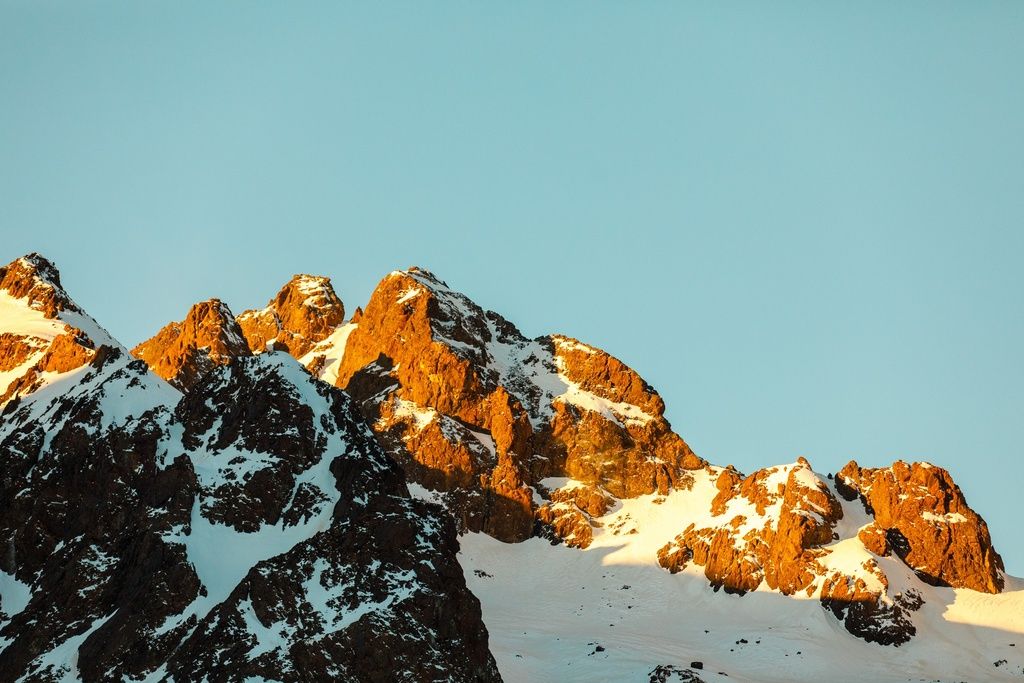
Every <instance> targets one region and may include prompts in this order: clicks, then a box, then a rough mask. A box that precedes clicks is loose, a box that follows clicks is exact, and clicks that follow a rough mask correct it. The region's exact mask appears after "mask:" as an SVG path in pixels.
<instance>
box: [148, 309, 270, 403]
mask: <svg viewBox="0 0 1024 683" xmlns="http://www.w3.org/2000/svg"><path fill="white" fill-rule="evenodd" d="M132 355H133V356H135V357H136V358H139V359H140V360H143V361H145V362H146V364H147V365H149V367H150V368H151V369H152V370H153V372H155V373H156V374H157V375H159V376H160V377H162V378H164V379H165V380H167V381H168V382H169V383H170V384H171V385H172V386H174V387H176V388H178V389H182V390H186V391H187V390H188V389H190V388H191V387H192V386H193V385H194V384H195V383H196V382H198V381H199V380H200V379H201V378H202V376H203V375H204V374H206V373H207V372H209V371H210V370H212V369H213V368H214V367H215V366H217V365H224V364H226V363H228V362H229V361H230V360H231V359H232V358H236V357H238V356H248V355H250V351H249V346H248V345H247V344H246V343H245V337H244V335H243V334H242V329H241V328H240V327H239V326H238V322H237V321H236V320H235V316H234V314H233V313H232V312H231V309H230V308H228V305H227V304H225V303H224V302H223V301H221V300H220V299H209V300H207V301H201V302H199V303H197V304H194V305H193V306H192V307H191V308H189V311H188V314H187V315H186V316H185V319H184V320H183V321H181V322H172V323H170V324H168V325H166V326H164V327H163V328H162V329H161V330H160V331H159V332H157V333H156V335H155V336H153V337H152V338H151V339H149V340H147V341H144V342H142V343H141V344H139V345H138V346H136V347H135V348H134V349H132Z"/></svg>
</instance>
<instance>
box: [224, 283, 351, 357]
mask: <svg viewBox="0 0 1024 683" xmlns="http://www.w3.org/2000/svg"><path fill="white" fill-rule="evenodd" d="M344 320H345V306H344V305H343V304H342V302H341V299H339V298H338V295H337V294H335V293H334V288H333V287H332V286H331V281H330V280H329V279H328V278H326V277H319V276H314V275H296V276H295V277H293V278H292V279H291V280H289V281H288V283H287V284H285V286H284V287H282V288H281V291H279V292H278V293H277V295H276V296H275V297H274V298H273V299H271V300H270V301H269V302H267V306H266V307H265V308H261V309H254V310H248V311H245V312H244V313H242V314H241V315H240V316H238V324H239V326H240V327H241V328H242V333H243V334H244V335H245V340H246V343H247V344H248V345H249V348H250V349H251V350H252V351H253V353H260V352H262V351H264V350H266V348H267V344H268V343H273V345H274V347H275V348H277V349H280V350H283V351H287V352H288V353H290V354H292V355H293V356H295V357H296V358H301V357H302V356H304V355H305V354H306V353H308V352H309V351H310V350H311V349H312V348H313V347H314V346H315V345H316V344H317V343H319V342H321V341H323V340H324V339H326V338H327V337H328V336H329V335H330V334H331V333H332V332H333V331H334V330H335V328H336V327H337V326H338V325H340V324H341V323H342V321H344Z"/></svg>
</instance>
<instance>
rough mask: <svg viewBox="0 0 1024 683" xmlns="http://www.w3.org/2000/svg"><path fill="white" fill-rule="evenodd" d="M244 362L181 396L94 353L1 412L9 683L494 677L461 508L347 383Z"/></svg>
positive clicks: (121, 359)
mask: <svg viewBox="0 0 1024 683" xmlns="http://www.w3.org/2000/svg"><path fill="white" fill-rule="evenodd" d="M65 310H66V309H65ZM195 313H196V314H195V315H194V316H191V318H192V320H189V321H187V323H188V324H187V325H184V324H183V325H182V327H183V328H189V331H188V332H187V334H189V335H190V336H191V337H192V338H193V339H196V340H199V341H197V342H196V343H195V344H194V347H195V348H196V349H200V350H201V349H204V341H205V340H208V339H210V338H211V337H212V338H213V339H221V340H222V339H223V338H222V336H221V335H219V334H211V335H209V336H207V337H203V334H204V332H203V330H206V329H207V328H209V327H213V328H218V327H223V323H222V321H223V320H225V319H228V318H227V314H221V313H219V312H218V311H216V310H209V307H207V310H205V311H204V310H197V311H195ZM211 320H212V322H210V321H211ZM6 321H7V319H4V320H3V321H0V322H6ZM193 325H194V327H195V331H191V326H193ZM181 334H182V332H180V331H179V336H180V335H181ZM236 352H238V349H237V348H236V347H228V348H226V350H225V352H224V353H223V359H222V360H223V364H218V363H214V364H213V366H212V367H210V368H208V369H207V370H206V371H205V372H202V373H195V374H194V375H190V377H194V380H193V381H191V382H190V392H189V393H188V394H187V395H186V396H184V397H183V396H182V395H181V394H180V393H179V392H178V391H177V390H175V389H174V388H172V387H171V386H169V385H168V384H166V383H164V382H163V381H161V380H159V379H157V378H156V377H155V376H154V375H153V374H151V373H150V371H149V370H148V368H147V366H146V365H145V364H144V363H143V362H141V361H138V360H132V359H131V358H130V356H128V354H127V353H126V352H124V351H123V350H121V349H119V348H113V347H109V346H102V347H100V348H99V349H98V350H97V351H96V352H95V353H94V354H93V358H92V359H91V360H90V361H89V362H88V363H87V364H86V365H85V366H83V367H81V368H79V369H78V370H77V371H76V374H75V375H74V376H73V377H67V378H65V381H63V382H62V383H61V384H60V385H59V386H55V387H53V388H48V391H47V392H37V393H35V394H31V395H28V396H25V397H23V398H22V399H21V400H19V401H17V402H11V403H9V404H8V406H7V408H6V409H5V410H4V412H3V414H2V416H0V570H2V571H3V572H4V573H6V574H8V575H9V577H5V579H4V580H5V581H10V582H15V583H17V584H20V585H22V586H23V590H24V591H25V595H26V596H27V601H26V603H25V604H16V603H10V602H8V603H5V604H0V680H21V679H23V678H24V679H26V680H38V681H52V680H64V678H65V677H66V676H69V675H72V674H73V672H77V675H78V676H80V678H81V679H82V680H84V681H107V680H122V679H124V678H125V677H128V678H130V679H138V680H141V679H143V678H145V677H148V676H153V677H154V678H155V679H157V680H177V681H192V680H200V679H203V678H204V677H206V678H208V679H209V680H243V679H245V678H246V677H249V676H253V677H259V678H265V679H268V680H280V681H308V680H331V679H337V680H353V681H392V680H433V679H436V678H438V677H439V676H440V675H441V673H442V672H443V673H444V676H445V677H446V678H450V679H451V680H457V681H497V680H500V679H499V676H498V672H497V669H496V667H495V665H494V661H493V659H492V658H491V655H490V653H489V651H488V646H487V632H486V629H485V628H484V626H483V623H482V621H481V617H480V606H479V602H478V601H477V599H476V598H475V597H474V596H473V595H472V594H471V593H470V592H469V591H468V589H467V588H466V585H465V581H464V578H463V575H462V571H461V568H460V567H459V565H458V562H457V560H456V553H457V551H458V543H457V539H456V535H455V529H454V525H453V523H452V521H451V518H450V517H449V516H447V515H445V514H444V513H443V512H442V511H441V510H440V509H439V508H438V507H436V506H433V505H430V504H428V503H425V502H422V501H418V500H414V499H411V498H410V497H409V495H408V491H407V488H406V485H405V480H404V475H403V472H402V470H401V469H400V468H399V467H397V466H396V465H395V464H394V463H393V462H392V460H391V459H390V458H389V457H387V456H386V454H385V453H384V452H383V451H382V450H381V447H380V445H379V443H378V442H377V440H376V439H375V438H374V437H373V434H372V432H371V431H370V430H369V429H368V427H367V426H366V424H365V422H363V420H362V417H361V416H360V414H359V413H358V411H357V410H356V408H355V406H354V405H353V403H352V401H351V400H350V399H349V398H348V397H347V396H346V395H345V394H344V393H343V392H341V391H339V390H337V389H335V388H333V387H330V386H329V385H326V384H324V383H322V382H319V381H317V380H315V379H314V378H313V377H311V376H310V375H309V374H308V373H307V372H306V371H305V370H304V369H303V368H301V366H299V365H298V364H297V363H296V362H295V361H294V360H293V359H291V358H290V357H289V356H287V355H286V354H262V355H260V356H258V357H250V356H248V355H246V354H247V350H246V354H242V353H236ZM232 354H235V355H234V356H233V355H232ZM174 376H177V375H174ZM14 595H17V592H15V593H14ZM6 596H7V593H6V592H5V597H6Z"/></svg>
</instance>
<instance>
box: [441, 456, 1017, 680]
mask: <svg viewBox="0 0 1024 683" xmlns="http://www.w3.org/2000/svg"><path fill="white" fill-rule="evenodd" d="M780 469H781V468H780ZM695 474H696V477H695V480H696V481H695V483H694V486H693V489H692V490H691V491H680V490H677V491H673V492H671V493H670V494H669V495H668V496H664V497H661V496H657V495H648V496H641V497H639V498H634V499H626V500H621V501H619V503H618V504H616V505H615V506H614V507H613V509H612V511H611V512H610V513H609V514H608V515H605V516H604V517H601V518H600V519H599V521H600V522H601V523H602V524H603V527H602V528H596V529H594V542H593V544H592V545H591V546H590V547H589V548H587V549H586V550H578V549H574V548H568V547H565V546H552V545H550V544H549V543H548V542H547V541H545V540H542V539H537V538H534V539H530V540H528V541H525V542H523V543H519V544H506V543H501V542H499V541H496V540H494V539H493V538H490V537H489V536H486V535H484V534H478V533H470V534H466V535H464V536H462V537H461V539H460V542H461V546H462V550H461V552H460V554H459V560H460V562H461V564H462V566H463V569H464V571H465V574H466V580H467V582H468V584H469V587H470V589H471V590H472V591H473V593H474V594H476V595H477V597H479V598H480V601H481V604H482V607H483V617H484V623H485V624H486V626H487V629H488V632H489V633H490V643H491V650H492V652H493V653H494V656H495V659H496V660H497V662H498V667H499V669H500V670H501V673H502V676H503V677H504V679H505V681H507V682H508V683H517V682H526V681H554V680H558V681H595V680H608V681H624V682H628V681H637V682H638V683H639V682H644V683H646V681H647V680H648V677H649V674H650V672H651V671H652V670H653V669H654V668H655V667H656V666H658V665H675V666H677V667H680V668H686V667H688V666H689V664H690V662H692V661H701V662H703V664H704V669H703V670H702V671H700V672H698V673H699V674H700V675H701V677H702V678H704V679H705V680H707V681H712V680H716V681H717V680H719V678H718V677H717V672H724V673H725V674H728V677H727V678H725V677H722V678H721V679H720V680H727V681H732V682H734V683H775V682H778V683H783V682H786V683H788V682H790V681H822V680H842V681H847V682H850V683H855V682H858V681H865V682H870V683H885V682H889V681H892V682H894V683H895V682H896V681H906V680H908V679H910V680H915V681H916V680H928V681H936V680H939V681H950V682H951V681H1001V680H1007V681H1011V680H1021V676H1022V674H1024V581H1022V580H1020V579H1014V578H1012V577H1007V585H1006V589H1005V590H1004V592H1003V593H1001V594H998V595H990V594H986V593H977V592H975V591H971V590H966V589H950V588H935V587H932V586H928V585H925V584H924V583H922V582H921V581H920V580H918V579H917V578H916V577H915V576H914V574H913V573H912V572H911V571H910V570H909V569H908V568H907V567H906V566H905V565H903V564H902V563H901V562H900V561H899V560H894V559H890V558H877V556H873V555H871V554H870V553H869V552H868V551H867V550H866V549H865V548H864V547H863V545H862V544H860V542H859V541H858V540H857V539H856V528H858V527H859V526H862V525H863V524H864V523H866V515H865V513H864V512H863V509H862V507H861V506H860V503H859V502H854V503H847V502H845V501H842V500H841V499H840V502H841V504H842V505H843V509H844V515H845V516H844V521H843V522H840V526H839V527H837V530H838V531H840V537H841V539H840V541H838V542H836V543H834V544H832V545H831V546H829V547H830V548H831V550H832V553H831V554H830V556H829V557H830V560H829V562H830V563H833V564H835V565H836V566H837V568H838V567H842V568H844V569H845V568H850V567H853V566H854V565H859V563H860V562H862V561H863V560H864V559H867V558H869V557H873V558H875V559H876V561H877V562H878V563H879V566H880V567H881V568H882V569H883V571H885V573H886V575H887V577H888V579H889V582H890V590H895V591H901V590H905V589H906V588H908V587H913V588H915V589H917V590H919V591H920V592H921V594H922V595H923V596H924V599H925V601H926V604H925V605H924V607H922V609H921V610H920V611H919V612H917V613H915V614H914V616H913V619H914V622H915V624H916V625H917V628H918V635H917V636H916V637H915V638H913V639H912V640H911V641H910V642H909V643H907V644H905V645H902V646H900V647H892V646H881V645H877V644H871V643H867V642H865V641H863V640H860V639H858V638H856V637H854V636H853V635H851V634H849V633H848V632H847V631H846V630H845V628H844V627H843V625H842V623H841V622H839V621H838V620H837V619H835V617H833V616H832V614H831V613H830V612H826V611H825V610H824V609H822V607H821V606H820V603H819V601H818V600H817V599H811V598H808V597H807V596H806V595H803V594H801V595H802V597H799V598H798V597H796V596H794V597H785V596H783V595H781V594H779V593H777V592H775V591H771V590H770V589H768V588H767V586H766V585H764V584H762V586H761V587H760V588H759V589H758V590H756V591H753V592H750V593H748V594H746V595H745V596H737V595H729V594H726V593H725V592H719V593H715V592H713V591H712V590H711V588H710V586H709V584H708V581H707V579H706V578H705V577H704V575H703V569H702V568H700V567H696V566H694V565H693V564H692V563H691V564H690V565H689V566H688V567H687V568H686V569H684V570H683V571H682V572H680V573H678V574H675V575H673V574H670V573H669V572H668V571H666V570H664V569H662V568H661V567H660V566H658V564H657V558H656V553H657V550H658V549H659V548H660V547H662V546H663V545H664V544H665V543H667V542H669V541H670V540H672V539H673V538H674V537H675V536H676V535H677V534H678V533H680V532H681V531H683V529H685V527H686V526H687V525H688V524H689V523H690V522H696V523H697V524H698V526H700V525H701V524H703V523H705V522H710V521H712V519H713V520H714V521H715V522H717V523H722V520H723V519H725V520H728V519H729V518H728V517H727V516H725V517H723V516H719V517H717V518H711V516H710V511H709V508H710V501H711V499H712V498H713V497H714V495H715V493H717V489H715V487H714V481H715V479H716V478H717V474H715V473H714V472H707V471H699V472H696V473H695ZM543 483H544V484H545V485H552V486H556V487H557V486H558V485H567V486H574V485H578V483H577V482H572V481H571V480H568V481H564V480H556V479H551V480H545V482H543ZM844 524H845V526H844ZM634 530H635V533H633V531H634ZM851 533H852V534H853V539H852V540H851V539H850V538H849V535H850V534H851ZM857 546H859V547H857ZM741 640H746V641H747V642H746V643H742V642H737V641H741ZM1010 643H1015V644H1016V647H1012V646H1011V645H1010ZM598 644H600V645H601V646H602V647H603V648H604V650H603V651H602V652H597V651H596V650H595V647H596V645H598ZM1002 659H1006V660H1007V664H1005V665H1003V666H1000V667H995V666H994V665H993V664H994V662H996V661H999V660H1002Z"/></svg>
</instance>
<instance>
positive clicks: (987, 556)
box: [836, 461, 1003, 593]
mask: <svg viewBox="0 0 1024 683" xmlns="http://www.w3.org/2000/svg"><path fill="white" fill-rule="evenodd" d="M836 488H837V490H838V491H839V492H840V493H841V494H842V495H843V496H844V497H846V498H847V499H848V500H854V499H856V498H858V497H859V498H860V500H861V501H862V502H863V504H864V506H865V509H866V510H868V511H869V512H870V514H872V515H873V516H874V523H873V524H872V527H871V528H870V529H866V530H864V531H862V532H861V533H862V536H863V538H862V540H863V541H864V542H865V545H866V546H869V547H870V548H871V549H872V551H873V552H875V553H877V554H879V555H888V554H889V553H890V552H891V553H893V554H895V555H896V556H897V557H899V558H900V559H901V560H903V561H904V562H905V563H906V564H907V566H909V567H910V568H911V569H913V570H914V572H915V573H916V574H917V575H918V576H919V577H920V578H921V579H922V580H923V581H925V582H927V583H930V584H932V585H936V586H953V587H954V588H970V589H973V590H977V591H983V592H986V593H998V592H999V591H1000V590H1002V588H1003V577H1002V573H1003V561H1002V559H1001V558H1000V557H999V554H998V553H997V552H996V551H995V548H993V547H992V540H991V538H990V536H989V532H988V525H987V524H985V520H983V519H982V518H981V517H980V516H979V515H978V514H977V513H976V512H974V510H972V509H971V508H970V507H969V506H968V505H967V501H966V500H965V499H964V496H963V493H962V492H961V491H960V487H958V486H957V485H956V484H955V483H954V482H953V478H952V477H951V476H950V474H949V472H947V471H946V470H944V469H942V468H941V467H936V466H934V465H931V464H929V463H924V462H915V463H911V464H908V463H905V462H903V461H897V462H895V463H893V464H892V466H890V467H883V468H877V469H871V468H862V467H860V466H859V465H857V463H856V462H854V461H850V462H849V463H848V464H847V465H846V466H845V467H844V468H843V469H842V470H840V472H839V473H838V474H837V475H836ZM869 544H870V545H869Z"/></svg>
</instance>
